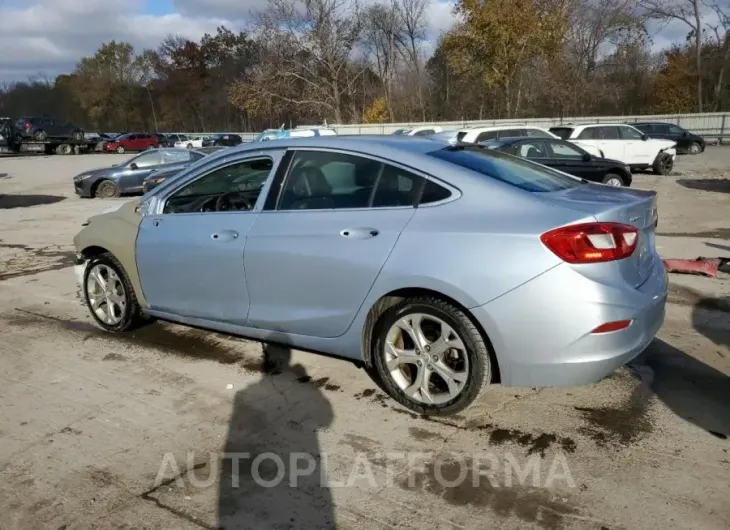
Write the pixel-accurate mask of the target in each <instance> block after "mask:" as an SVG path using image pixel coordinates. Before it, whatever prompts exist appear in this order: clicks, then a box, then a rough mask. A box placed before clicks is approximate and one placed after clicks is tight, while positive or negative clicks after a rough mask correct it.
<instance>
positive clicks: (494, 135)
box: [459, 131, 499, 143]
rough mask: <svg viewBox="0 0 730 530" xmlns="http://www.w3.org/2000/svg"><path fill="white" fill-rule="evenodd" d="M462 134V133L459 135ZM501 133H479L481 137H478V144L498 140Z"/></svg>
mask: <svg viewBox="0 0 730 530" xmlns="http://www.w3.org/2000/svg"><path fill="white" fill-rule="evenodd" d="M459 134H461V133H459ZM498 135H499V133H498V132H497V131H484V132H483V133H479V136H477V140H476V143H481V142H486V141H487V140H493V139H495V138H497V136H498Z"/></svg>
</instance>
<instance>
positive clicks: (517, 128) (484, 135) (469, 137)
mask: <svg viewBox="0 0 730 530" xmlns="http://www.w3.org/2000/svg"><path fill="white" fill-rule="evenodd" d="M522 136H532V137H534V138H559V136H556V135H555V134H553V133H552V132H550V131H546V130H545V129H541V128H540V127H535V126H532V125H493V126H491V127H473V128H471V129H461V130H460V131H459V132H458V133H456V140H455V141H456V143H467V144H480V143H483V142H487V141H489V140H495V139H497V138H516V137H522ZM585 150H586V151H588V152H589V153H590V154H592V155H594V156H597V157H600V158H604V157H603V155H602V154H601V152H600V151H599V150H598V149H594V148H592V147H588V148H586V149H585Z"/></svg>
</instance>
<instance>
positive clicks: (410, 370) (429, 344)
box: [382, 313, 469, 405]
mask: <svg viewBox="0 0 730 530" xmlns="http://www.w3.org/2000/svg"><path fill="white" fill-rule="evenodd" d="M382 354H383V356H384V360H385V366H386V369H387V370H388V372H389V373H390V377H391V378H392V379H393V381H394V382H395V384H396V385H398V387H399V388H400V389H401V390H402V391H403V392H404V393H405V394H406V395H407V396H408V397H410V398H411V399H413V400H414V401H418V402H420V403H426V404H436V405H438V404H441V403H445V402H447V401H451V400H453V399H455V398H456V397H457V396H458V395H459V394H460V393H461V391H462V390H464V387H465V386H466V383H467V380H468V377H469V358H468V357H467V354H466V347H465V346H464V342H463V341H462V340H461V338H460V337H459V335H458V334H457V333H456V331H454V329H453V328H452V327H451V326H449V325H448V324H447V323H446V322H444V321H443V320H441V319H440V318H438V317H435V316H433V315H427V314H425V313H412V314H410V315H406V316H404V317H403V318H401V319H400V320H398V321H397V322H396V323H395V324H393V325H392V326H391V328H390V329H389V330H388V334H387V335H386V337H385V347H384V351H383V352H382ZM434 376H435V377H434Z"/></svg>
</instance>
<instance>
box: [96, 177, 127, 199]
mask: <svg viewBox="0 0 730 530" xmlns="http://www.w3.org/2000/svg"><path fill="white" fill-rule="evenodd" d="M121 195H122V190H120V189H119V186H117V184H116V182H112V181H111V180H103V181H101V182H100V183H99V185H98V186H97V187H96V190H95V191H94V197H96V198H98V199H116V198H117V197H120V196H121Z"/></svg>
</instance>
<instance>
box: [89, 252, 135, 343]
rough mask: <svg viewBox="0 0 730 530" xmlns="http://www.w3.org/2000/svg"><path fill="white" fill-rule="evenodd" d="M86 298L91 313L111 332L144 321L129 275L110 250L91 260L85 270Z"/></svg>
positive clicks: (126, 328)
mask: <svg viewBox="0 0 730 530" xmlns="http://www.w3.org/2000/svg"><path fill="white" fill-rule="evenodd" d="M84 297H85V298H86V306H87V307H88V308H89V311H90V312H91V316H92V317H94V320H96V322H97V324H99V325H100V326H101V327H102V328H104V329H105V330H107V331H114V332H120V331H126V330H128V329H131V328H133V327H136V326H138V325H139V324H141V323H142V322H143V318H142V316H141V311H140V307H139V303H138V302H137V296H136V295H135V293H134V289H133V288H132V284H131V282H130V281H129V277H128V276H127V274H126V272H125V271H124V267H122V264H121V263H119V261H118V260H117V259H116V258H115V257H114V256H113V255H112V254H110V253H108V252H107V253H104V254H101V255H99V256H96V257H93V258H91V259H90V260H89V262H88V264H87V266H86V270H85V271H84Z"/></svg>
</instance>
